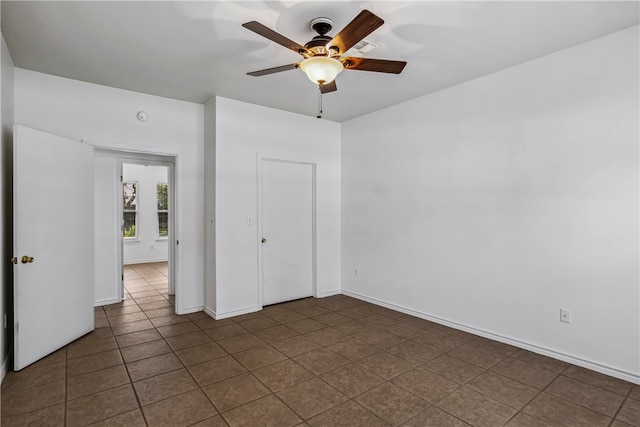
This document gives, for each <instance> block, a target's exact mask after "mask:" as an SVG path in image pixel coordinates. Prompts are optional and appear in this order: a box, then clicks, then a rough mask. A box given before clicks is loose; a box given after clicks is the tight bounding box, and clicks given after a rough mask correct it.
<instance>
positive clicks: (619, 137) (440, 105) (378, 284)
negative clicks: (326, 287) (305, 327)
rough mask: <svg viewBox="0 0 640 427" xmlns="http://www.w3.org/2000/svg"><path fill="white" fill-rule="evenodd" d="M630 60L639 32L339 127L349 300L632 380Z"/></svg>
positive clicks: (634, 120)
mask: <svg viewBox="0 0 640 427" xmlns="http://www.w3.org/2000/svg"><path fill="white" fill-rule="evenodd" d="M638 52H639V42H638V27H634V28H630V29H627V30H624V31H621V32H619V33H615V34H612V35H609V36H607V37H604V38H601V39H598V40H595V41H592V42H589V43H585V44H583V45H579V46H576V47H573V48H570V49H567V50H564V51H561V52H558V53H556V54H553V55H550V56H547V57H543V58H540V59H538V60H535V61H531V62H529V63H526V64H522V65H520V66H516V67H513V68H511V69H508V70H505V71H502V72H498V73H495V74H493V75H489V76H486V77H483V78H479V79H477V80H474V81H471V82H467V83H465V84H462V85H459V86H457V87H453V88H450V89H446V90H443V91H441V92H438V93H435V94H432V95H429V96H424V97H421V98H418V99H415V100H412V101H410V102H407V103H404V104H401V105H398V106H395V107H391V108H388V109H386V110H382V111H379V112H376V113H372V114H369V115H367V116H364V117H360V118H356V119H353V120H350V121H347V122H345V123H343V126H342V179H343V181H342V183H343V185H342V207H343V213H342V230H343V239H342V254H343V256H342V265H343V275H342V285H343V289H344V292H345V293H347V294H351V295H355V296H359V297H361V298H366V299H369V300H372V301H378V302H382V303H385V304H388V305H391V306H394V307H396V308H400V309H403V310H410V311H412V312H413V313H416V314H419V315H422V316H424V317H431V318H433V319H436V320H438V321H442V322H451V323H450V324H454V325H458V326H459V327H467V329H468V330H472V331H475V332H477V333H481V334H483V335H488V336H492V337H494V338H498V339H500V340H503V341H508V342H512V343H514V344H517V345H520V346H524V347H527V348H531V349H534V350H535V351H538V352H542V353H546V354H551V355H554V356H556V357H558V358H560V359H564V360H569V361H571V362H573V363H576V364H578V365H582V366H587V367H590V368H592V369H596V370H600V371H602V372H606V373H609V374H612V375H615V376H618V377H621V378H626V379H629V380H631V381H635V382H638V381H640V376H639V375H640V367H639V361H640V342H639V340H640V307H639V304H640V289H639V288H640V287H639V277H638V272H639V250H638V247H639V233H638V232H639V230H638V220H639V211H638V197H639V185H638V172H639V169H638V142H639V133H638V132H639V113H640V111H639V102H638V94H639V83H638V82H639V72H638V63H639V61H638V60H639V58H638ZM356 267H358V268H360V271H361V276H360V277H355V275H354V268H356ZM561 307H564V308H568V309H571V310H572V314H573V319H572V323H571V324H565V323H560V321H559V312H560V308H561Z"/></svg>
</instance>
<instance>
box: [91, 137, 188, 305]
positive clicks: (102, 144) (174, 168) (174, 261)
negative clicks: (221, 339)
mask: <svg viewBox="0 0 640 427" xmlns="http://www.w3.org/2000/svg"><path fill="white" fill-rule="evenodd" d="M82 142H84V143H86V144H90V145H93V147H94V148H98V149H100V150H103V151H107V152H111V153H114V154H115V155H116V157H122V158H129V159H138V160H139V159H143V160H144V159H146V160H148V161H152V162H153V161H159V162H165V163H170V164H171V167H170V169H169V175H168V178H169V179H170V182H172V183H173V186H172V187H171V186H170V187H169V192H170V194H169V227H170V230H171V227H173V228H172V230H173V238H171V239H169V263H170V266H172V267H173V268H172V272H171V276H172V279H173V280H171V279H170V281H171V282H173V287H174V289H173V290H174V292H175V310H176V314H183V312H184V309H183V307H182V292H183V290H182V282H181V281H180V280H178V278H179V277H180V268H181V265H180V264H181V262H180V252H179V251H178V247H177V246H178V241H179V236H180V226H179V224H180V221H179V213H178V211H179V207H180V206H179V204H178V197H176V196H177V194H176V191H177V190H178V189H180V182H179V179H178V169H179V168H180V153H179V152H178V151H176V150H168V149H164V148H160V147H149V149H148V150H145V148H144V147H136V146H130V145H127V144H121V143H117V142H106V141H99V140H88V139H83V140H82ZM117 167H119V168H120V169H118V170H117V173H120V172H122V168H121V167H120V166H117ZM117 176H118V177H119V176H120V175H117ZM114 185H117V186H118V194H120V197H122V194H121V192H122V185H120V183H119V182H115V183H114ZM172 190H173V191H172ZM171 194H173V196H171ZM117 202H118V206H120V203H121V202H122V198H120V199H119V200H118V201H117ZM117 210H118V211H119V210H120V209H117ZM172 214H173V215H172ZM121 219H122V218H120V219H119V222H118V224H121V223H122V222H121V221H120V220H121ZM120 235H121V233H120V231H118V233H117V236H118V241H116V242H114V243H115V244H116V247H117V248H118V251H120V252H119V253H118V255H117V257H118V258H117V259H119V260H121V262H120V266H122V255H121V253H122V245H121V243H120V242H121V240H122V239H121V238H120ZM118 275H119V276H121V275H122V272H119V273H118ZM118 288H119V289H120V290H121V291H120V292H123V291H124V290H123V288H122V286H118ZM123 296H124V294H122V295H120V298H121V299H122V297H123Z"/></svg>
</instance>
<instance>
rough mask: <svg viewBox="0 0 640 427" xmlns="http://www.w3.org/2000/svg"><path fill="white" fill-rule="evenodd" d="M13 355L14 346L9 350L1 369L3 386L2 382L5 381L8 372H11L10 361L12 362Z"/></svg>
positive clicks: (0, 380) (0, 379) (0, 375)
mask: <svg viewBox="0 0 640 427" xmlns="http://www.w3.org/2000/svg"><path fill="white" fill-rule="evenodd" d="M12 354H13V346H11V347H10V348H9V351H8V352H7V355H6V356H5V358H4V360H3V361H2V368H0V384H2V381H3V380H4V376H5V375H7V372H8V371H9V361H10V360H11V355H12Z"/></svg>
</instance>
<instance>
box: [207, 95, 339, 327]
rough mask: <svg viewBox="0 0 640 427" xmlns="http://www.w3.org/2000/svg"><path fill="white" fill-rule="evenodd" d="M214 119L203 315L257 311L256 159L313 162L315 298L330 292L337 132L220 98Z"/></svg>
mask: <svg viewBox="0 0 640 427" xmlns="http://www.w3.org/2000/svg"><path fill="white" fill-rule="evenodd" d="M207 117H208V116H207ZM215 117H216V122H215V129H216V135H215V165H216V172H215V205H216V219H215V236H216V247H215V253H216V264H215V271H216V281H215V302H216V305H215V307H209V306H208V307H206V308H207V309H208V310H209V311H211V312H214V313H215V315H216V317H219V318H221V317H228V316H231V315H234V314H240V313H243V312H250V311H256V310H258V309H259V308H260V305H261V302H260V301H258V295H259V293H258V268H257V259H258V235H257V225H258V223H257V221H256V218H258V208H259V207H258V176H257V153H262V154H267V155H270V156H273V157H276V158H283V159H295V160H301V161H311V162H315V163H317V194H316V198H317V221H316V222H317V242H316V245H317V282H316V294H317V296H319V297H322V296H327V295H331V294H335V293H338V292H339V291H340V250H339V248H340V125H339V124H338V123H334V122H329V121H325V120H318V119H316V118H315V117H307V116H301V115H297V114H292V113H287V112H282V111H278V110H273V109H270V108H265V107H260V106H256V105H251V104H246V103H243V102H238V101H232V100H229V99H225V98H216V105H215ZM208 119H209V117H208ZM248 217H252V218H253V223H252V224H247V218H248ZM207 286H211V283H210V282H208V283H207Z"/></svg>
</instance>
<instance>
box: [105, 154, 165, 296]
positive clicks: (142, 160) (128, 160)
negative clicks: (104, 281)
mask: <svg viewBox="0 0 640 427" xmlns="http://www.w3.org/2000/svg"><path fill="white" fill-rule="evenodd" d="M127 154H130V153H127ZM125 164H128V165H149V166H163V167H166V168H167V185H168V186H169V206H168V208H169V236H168V240H167V246H168V248H167V249H168V259H169V270H168V272H167V279H168V287H169V294H170V295H175V294H176V286H175V277H176V276H175V273H174V272H175V260H176V256H175V253H176V239H175V233H174V230H175V219H174V218H175V215H176V214H175V211H176V209H175V200H176V197H175V187H176V186H175V183H174V179H175V173H174V161H171V160H166V161H163V160H158V159H157V157H156V156H154V157H151V156H145V155H136V156H130V155H129V156H128V157H118V158H117V165H118V166H117V167H118V174H117V177H119V178H120V179H119V180H116V181H117V182H116V185H117V186H118V191H117V194H118V205H117V206H121V204H122V196H123V194H122V192H123V189H122V176H123V166H124V165H125ZM123 215H124V214H123V212H122V209H120V208H118V225H121V224H122V221H123ZM118 238H119V242H118V260H119V262H120V265H119V268H120V277H121V278H122V280H121V282H120V286H119V287H118V298H119V299H120V300H123V299H124V239H123V238H122V230H120V231H119V232H118ZM176 298H177V296H176ZM176 306H177V304H176Z"/></svg>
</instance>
